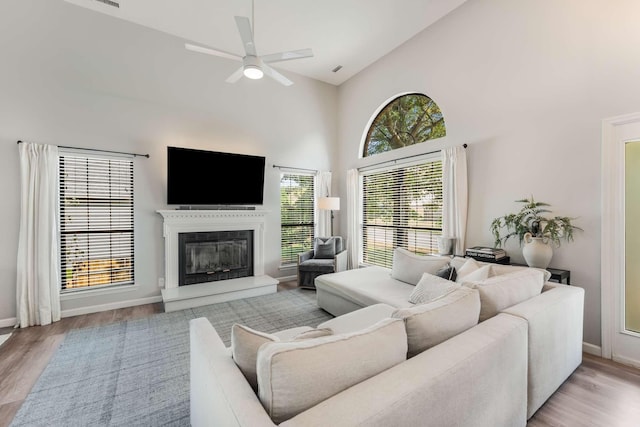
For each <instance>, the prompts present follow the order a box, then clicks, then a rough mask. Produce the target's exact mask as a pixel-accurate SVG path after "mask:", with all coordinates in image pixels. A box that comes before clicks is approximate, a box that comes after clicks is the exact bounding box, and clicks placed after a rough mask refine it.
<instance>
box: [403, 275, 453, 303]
mask: <svg viewBox="0 0 640 427" xmlns="http://www.w3.org/2000/svg"><path fill="white" fill-rule="evenodd" d="M460 286H461V285H460V284H459V283H456V282H452V281H451V280H447V279H443V278H442V277H439V276H434V275H433V274H429V273H423V274H422V278H421V279H420V281H419V282H418V284H417V285H416V287H415V288H414V290H413V291H412V292H411V295H409V302H410V303H412V304H425V303H428V302H431V301H433V300H435V299H436V298H439V297H441V296H443V295H446V294H448V293H449V292H453V291H454V290H456V289H457V288H459V287H460Z"/></svg>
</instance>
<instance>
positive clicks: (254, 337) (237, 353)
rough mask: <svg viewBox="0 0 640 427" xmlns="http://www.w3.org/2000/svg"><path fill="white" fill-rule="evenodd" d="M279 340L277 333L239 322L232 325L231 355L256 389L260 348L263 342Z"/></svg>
mask: <svg viewBox="0 0 640 427" xmlns="http://www.w3.org/2000/svg"><path fill="white" fill-rule="evenodd" d="M278 341H280V339H279V338H278V337H277V336H275V335H271V334H266V333H264V332H259V331H256V330H254V329H251V328H249V327H247V326H243V325H239V324H237V323H236V324H234V325H233V326H232V327H231V357H232V358H233V361H234V362H236V365H238V368H240V371H241V372H242V375H244V377H245V378H246V379H247V382H248V383H249V384H250V385H251V387H253V389H254V390H256V391H257V390H258V379H257V376H256V359H257V357H258V349H259V348H260V346H261V345H262V344H265V343H268V342H278Z"/></svg>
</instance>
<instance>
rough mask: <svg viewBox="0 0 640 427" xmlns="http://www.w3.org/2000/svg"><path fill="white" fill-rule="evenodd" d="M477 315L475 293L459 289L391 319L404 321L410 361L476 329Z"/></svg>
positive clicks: (411, 308)
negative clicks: (463, 333) (436, 346)
mask: <svg viewBox="0 0 640 427" xmlns="http://www.w3.org/2000/svg"><path fill="white" fill-rule="evenodd" d="M479 314H480V297H479V296H478V291H476V290H475V289H471V288H467V287H465V286H461V287H460V288H458V289H456V290H454V291H453V292H451V293H449V294H447V295H445V296H443V297H441V298H438V299H437V300H435V301H433V302H431V303H429V304H420V305H416V306H414V307H410V308H401V309H398V310H396V311H395V312H394V313H393V314H392V315H391V317H394V318H398V319H403V320H404V323H405V327H406V329H407V341H408V355H407V356H408V357H413V356H415V355H417V354H419V353H422V352H423V351H424V350H427V349H429V348H431V347H433V346H435V345H438V344H440V343H441V342H443V341H446V340H448V339H449V338H451V337H453V336H455V335H458V334H459V333H461V332H464V331H466V330H467V329H469V328H471V327H473V326H475V325H476V324H477V323H478V315H479Z"/></svg>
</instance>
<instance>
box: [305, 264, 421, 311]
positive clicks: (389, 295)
mask: <svg viewBox="0 0 640 427" xmlns="http://www.w3.org/2000/svg"><path fill="white" fill-rule="evenodd" d="M315 284H316V288H317V289H320V290H321V291H323V292H328V293H331V294H334V295H336V296H338V297H340V298H343V299H346V300H348V301H352V302H354V303H355V304H358V305H359V306H360V307H367V306H369V305H373V304H378V303H384V304H389V305H391V306H394V307H411V303H410V302H409V294H411V291H413V288H414V287H413V285H409V284H408V283H404V282H400V281H398V280H395V279H393V278H392V277H391V270H390V269H388V268H384V267H378V266H370V267H364V268H356V269H353V270H346V271H341V272H339V273H332V274H325V275H322V276H319V277H317V278H316V280H315Z"/></svg>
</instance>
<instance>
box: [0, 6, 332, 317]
mask: <svg viewBox="0 0 640 427" xmlns="http://www.w3.org/2000/svg"><path fill="white" fill-rule="evenodd" d="M184 42H185V41H184V40H182V39H180V38H177V37H172V36H169V35H166V34H164V33H161V32H157V31H153V30H150V29H146V28H143V27H140V26H137V25H133V24H130V23H127V22H124V21H121V20H118V19H115V18H111V17H108V16H106V15H102V14H99V13H95V12H92V11H89V10H87V9H84V8H80V7H77V6H74V5H71V4H68V3H65V2H63V1H50V0H46V1H45V0H3V2H2V13H1V14H0V63H1V64H2V65H1V66H0V192H1V194H2V202H3V209H1V210H0V224H2V238H1V239H0V252H1V253H2V255H3V256H2V257H0V295H1V297H0V323H2V322H3V319H4V323H7V322H10V319H11V318H12V317H15V280H16V250H17V246H18V224H19V219H18V218H19V214H20V212H19V210H20V208H19V203H20V188H19V187H20V183H19V165H18V149H17V146H16V141H17V140H19V139H20V140H25V141H31V142H37V143H46V144H55V145H68V146H78V147H89V148H98V149H108V150H117V151H132V152H138V153H149V154H150V155H151V158H150V159H145V158H137V159H136V160H135V168H136V175H135V186H136V187H135V188H136V193H135V220H136V223H135V225H136V236H135V243H136V282H137V285H138V286H137V287H136V289H135V290H131V291H126V292H123V291H116V292H113V291H110V292H99V291H95V292H90V293H85V294H83V295H82V296H80V297H74V298H73V299H65V300H64V301H63V303H62V309H63V312H64V311H66V313H67V314H74V313H80V312H83V311H86V310H87V309H88V308H90V309H96V308H100V307H103V308H107V307H109V306H112V305H114V304H115V305H118V304H120V305H121V304H125V305H126V304H137V303H142V302H145V301H150V300H153V298H154V297H155V298H157V297H158V296H159V295H160V292H159V288H158V278H159V277H162V276H163V275H164V241H163V238H162V221H161V217H160V215H158V214H157V213H156V210H158V209H166V208H168V207H167V205H166V204H165V203H166V200H165V190H166V147H167V146H168V145H172V146H184V147H190V148H199V149H210V150H217V151H229V152H237V153H244V154H255V155H263V156H266V157H267V172H266V183H265V204H264V208H265V209H266V210H269V211H270V213H269V215H268V219H267V228H266V233H267V235H266V242H267V244H266V265H265V272H266V274H269V275H271V276H273V277H284V276H288V275H292V274H295V271H293V270H282V271H281V270H280V269H279V255H280V248H279V244H280V240H279V239H280V237H279V236H280V234H279V227H280V217H279V215H280V211H279V171H278V170H277V169H274V168H273V167H272V165H273V164H278V165H286V166H295V167H302V168H312V169H323V170H328V169H329V168H330V164H331V161H330V159H331V155H332V152H331V151H332V149H333V148H332V147H334V146H335V140H336V132H337V130H336V129H337V124H336V109H337V89H336V88H335V87H334V86H331V85H328V84H325V83H321V82H318V81H315V80H312V79H308V78H304V77H301V76H298V75H295V74H292V73H288V72H285V74H286V75H287V76H288V77H289V78H291V79H292V80H293V81H294V83H295V84H294V85H293V86H290V87H284V86H281V85H280V84H278V83H276V82H275V81H273V80H271V79H264V80H261V81H247V80H241V81H240V82H239V83H236V84H233V85H232V84H227V83H225V82H224V80H225V79H226V78H227V76H228V75H230V74H231V73H232V72H233V71H234V70H235V69H236V68H237V67H238V63H236V62H234V61H229V60H224V59H218V58H214V57H210V56H206V55H199V54H196V53H193V52H188V51H186V50H185V49H184ZM275 105H277V108H274V106H275ZM211 185H224V183H212V184H211ZM96 306H97V307H96Z"/></svg>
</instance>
